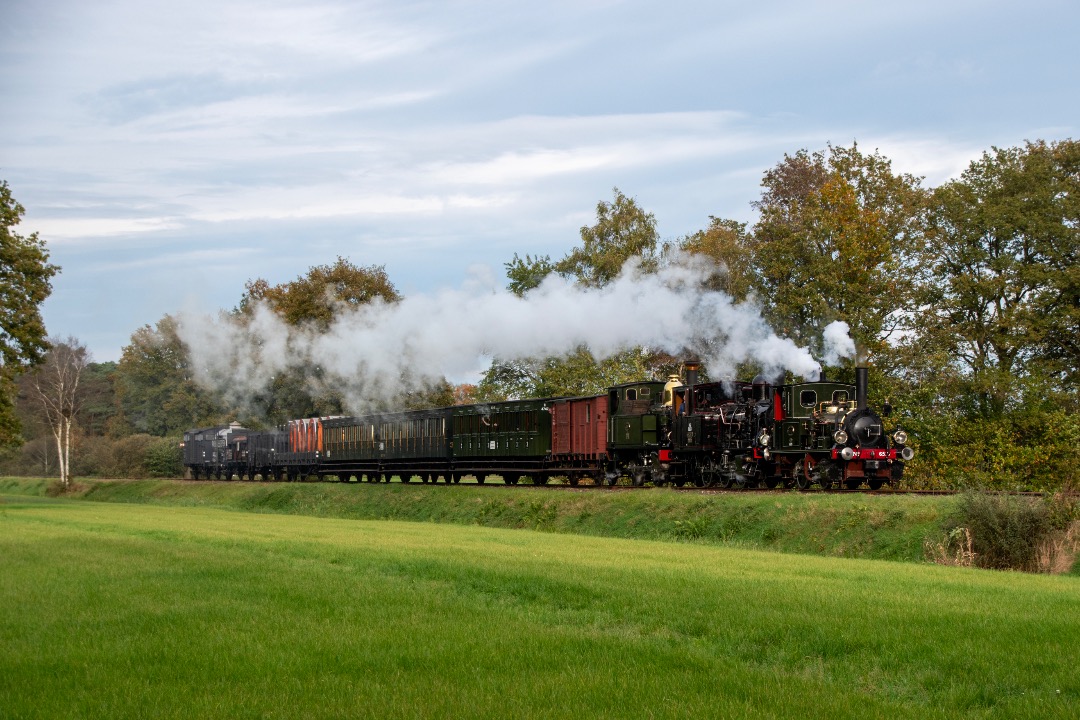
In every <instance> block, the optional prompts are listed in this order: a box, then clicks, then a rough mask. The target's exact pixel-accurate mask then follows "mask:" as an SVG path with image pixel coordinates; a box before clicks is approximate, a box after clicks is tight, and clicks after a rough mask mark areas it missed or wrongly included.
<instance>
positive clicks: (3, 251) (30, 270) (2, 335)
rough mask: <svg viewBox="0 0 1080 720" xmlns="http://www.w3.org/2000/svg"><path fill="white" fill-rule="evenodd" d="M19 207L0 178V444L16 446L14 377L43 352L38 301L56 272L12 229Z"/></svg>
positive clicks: (33, 242) (41, 247) (36, 246)
mask: <svg viewBox="0 0 1080 720" xmlns="http://www.w3.org/2000/svg"><path fill="white" fill-rule="evenodd" d="M23 213H24V208H23V206H22V205H20V204H19V203H18V202H16V201H15V199H14V198H13V197H12V195H11V190H10V189H9V188H8V184H7V182H5V181H2V180H0V445H8V446H11V445H17V444H18V443H19V442H21V437H20V434H19V433H20V425H19V420H18V416H17V414H16V410H15V394H16V388H15V378H16V377H17V376H18V374H19V373H20V372H22V371H24V370H26V369H28V368H30V367H32V366H34V365H36V364H37V363H40V362H41V361H42V359H43V358H44V356H45V353H46V351H47V350H48V348H49V344H48V342H47V340H46V337H45V336H46V333H45V323H44V321H43V320H42V319H41V311H40V308H41V303H42V302H44V301H45V299H46V298H47V297H48V296H49V294H50V293H52V283H51V280H52V277H53V276H54V275H56V273H57V272H59V270H60V268H59V267H58V266H56V265H52V264H50V263H49V252H48V251H47V250H46V249H45V242H44V241H43V240H41V239H40V238H38V235H37V233H32V234H31V235H30V236H29V237H24V236H22V235H20V234H19V233H17V232H16V231H15V229H14V228H15V226H16V225H18V224H19V222H20V221H21V220H22V216H23Z"/></svg>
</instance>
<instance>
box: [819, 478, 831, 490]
mask: <svg viewBox="0 0 1080 720" xmlns="http://www.w3.org/2000/svg"><path fill="white" fill-rule="evenodd" d="M818 485H820V486H821V489H822V490H831V489H832V486H833V481H832V480H830V479H829V478H821V479H820V480H818Z"/></svg>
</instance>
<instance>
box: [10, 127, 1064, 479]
mask: <svg viewBox="0 0 1080 720" xmlns="http://www.w3.org/2000/svg"><path fill="white" fill-rule="evenodd" d="M1078 184H1080V143H1077V142H1074V141H1072V140H1063V141H1057V142H1045V141H1037V142H1028V143H1025V144H1024V145H1023V146H1018V147H1012V148H1005V149H999V148H993V149H991V150H989V151H987V152H984V153H983V154H982V155H981V156H980V157H979V158H978V159H976V160H975V161H973V162H972V163H971V164H970V165H969V166H968V168H967V169H966V170H965V171H964V172H963V173H962V174H961V175H960V176H959V177H958V178H956V179H954V180H951V181H949V182H946V183H944V184H942V185H941V186H939V187H936V188H929V187H925V186H924V185H923V181H922V179H921V178H917V177H914V176H912V175H908V174H904V173H898V172H896V171H894V170H893V168H892V163H891V161H890V160H889V159H888V158H886V157H884V156H882V155H881V154H880V153H878V152H873V153H867V152H864V151H863V150H862V149H861V148H860V147H858V145H852V146H850V147H836V146H831V145H830V146H828V147H827V148H825V149H823V150H820V151H816V152H809V151H807V150H800V151H798V152H796V153H795V154H793V155H785V157H784V158H783V159H782V160H781V161H780V162H779V163H777V164H776V165H775V166H774V167H772V168H770V169H769V170H768V171H766V172H765V173H764V175H763V178H762V182H761V194H760V198H759V199H758V200H757V201H755V202H754V203H753V210H754V211H755V212H756V217H757V219H756V221H754V222H753V223H744V222H739V221H736V220H731V219H726V218H720V217H710V218H709V222H708V224H707V225H706V227H704V228H703V229H701V230H699V231H697V232H694V233H691V234H688V235H686V236H684V237H679V238H674V239H666V240H665V239H662V238H661V237H660V235H659V233H658V231H657V223H656V218H655V217H654V215H653V214H652V213H650V212H647V211H646V210H645V209H644V208H642V207H641V206H640V204H639V203H638V202H637V200H636V199H634V198H633V197H631V196H628V195H626V194H624V193H623V192H622V191H620V190H619V189H617V188H616V189H615V191H614V194H613V198H612V199H611V200H610V201H601V202H599V203H598V204H597V206H596V218H595V221H594V222H593V223H592V224H590V225H586V226H584V227H582V228H581V229H580V239H579V242H578V243H577V244H576V245H575V246H574V247H573V248H571V250H570V251H568V252H567V253H566V255H565V256H564V257H562V258H556V259H553V258H552V257H550V256H547V255H532V254H529V253H525V254H523V255H518V254H515V255H514V256H513V258H511V259H510V260H509V261H507V262H506V263H505V267H506V276H507V281H508V285H507V287H508V289H510V290H511V291H513V292H514V293H516V294H518V295H520V296H525V297H527V296H528V293H529V292H530V291H532V290H533V289H534V288H536V287H537V286H538V285H539V284H540V283H541V282H542V281H543V279H544V278H545V277H547V276H548V275H551V274H558V275H561V276H562V277H564V278H568V279H572V280H573V281H574V282H577V283H580V284H582V285H585V286H590V287H603V286H604V285H606V284H608V283H610V282H612V281H613V280H614V279H615V278H617V277H618V275H619V273H620V272H621V271H622V268H623V266H624V265H625V264H626V262H627V261H629V260H633V261H634V262H635V263H636V264H637V267H638V268H639V271H641V272H652V271H655V270H657V269H659V268H662V267H664V266H665V265H666V264H668V263H671V262H675V261H676V258H678V257H680V256H682V255H686V254H691V255H698V256H704V257H707V258H709V259H710V260H712V261H713V262H714V263H715V267H716V271H715V273H713V274H712V276H711V277H709V278H708V279H707V280H706V281H705V285H706V287H708V288H709V289H713V290H721V291H724V292H726V293H728V294H730V295H731V296H732V297H733V298H734V299H735V300H737V301H749V302H753V303H756V304H757V305H759V306H760V308H761V312H762V314H763V316H764V317H765V318H766V319H767V320H768V321H769V322H770V323H771V325H772V326H773V328H774V329H775V331H776V332H777V334H778V335H780V336H781V337H785V338H790V339H792V340H794V341H795V342H796V343H798V344H799V345H801V346H806V347H809V348H810V349H811V350H812V351H813V352H814V353H815V355H816V356H817V357H821V356H822V353H823V351H824V348H825V338H824V337H823V332H824V329H825V327H826V326H828V325H829V324H830V323H832V322H833V321H835V320H843V321H845V322H847V323H848V325H849V326H850V329H851V335H852V337H853V339H854V340H855V341H856V344H857V347H858V349H859V353H860V355H862V356H863V357H864V358H865V359H866V360H868V361H869V363H870V366H871V388H872V397H871V401H872V402H875V403H878V404H880V403H882V402H884V401H885V400H888V401H889V402H890V403H891V404H892V406H893V407H894V408H895V409H896V410H895V413H894V414H895V418H896V422H898V423H899V424H901V425H903V427H904V428H905V429H906V430H908V431H909V433H910V435H911V436H912V437H913V438H914V441H913V444H914V445H915V447H916V449H917V452H918V454H917V456H916V460H915V461H914V462H912V463H911V465H910V468H909V472H908V475H907V477H908V481H909V482H910V483H911V484H913V485H916V486H920V487H949V488H953V487H989V488H1004V489H1052V488H1059V487H1061V486H1063V485H1070V484H1071V485H1073V486H1076V485H1078V484H1080V482H1078V481H1080V477H1078V475H1080V470H1078V467H1080V414H1078V412H1077V410H1078V405H1080V396H1078V392H1077V380H1078V377H1077V374H1078V368H1080V340H1078V337H1080V335H1078V333H1080V264H1078V263H1077V258H1076V254H1077V250H1078V246H1080V242H1078V233H1080V207H1078V203H1080V192H1078V189H1080V188H1078ZM2 187H3V189H4V192H5V193H6V192H7V188H6V185H4V186H2ZM4 203H5V206H6V207H7V208H8V209H9V212H8V214H7V215H5V216H4V223H5V225H4V227H5V235H4V236H3V237H4V242H5V251H4V252H5V253H7V249H6V246H7V244H8V242H9V239H10V238H11V237H12V236H13V234H12V233H10V232H8V229H9V228H10V226H11V225H13V224H14V223H13V222H11V221H12V220H14V221H15V222H17V220H18V215H19V214H21V208H18V207H17V204H14V201H13V200H11V199H10V194H5V196H4ZM13 209H14V210H17V212H14V214H12V212H13ZM15 237H17V236H15ZM35 243H36V245H35ZM23 247H24V249H25V248H27V247H28V248H30V250H33V248H34V247H36V248H37V251H38V252H39V257H38V260H39V261H40V263H41V264H42V265H43V267H44V270H43V274H42V275H41V278H42V279H43V280H44V282H45V283H46V284H47V282H48V279H49V278H50V277H51V276H52V275H51V273H50V272H49V268H52V266H49V265H48V264H47V253H46V254H45V255H44V257H40V253H43V252H44V247H43V244H41V243H40V241H38V240H37V239H36V237H33V238H31V239H28V240H26V241H25V242H24V243H23ZM0 260H2V261H3V263H5V265H4V267H5V271H6V268H7V267H8V266H7V263H8V262H9V259H8V255H7V254H5V255H4V256H3V258H0ZM55 271H56V269H55V268H53V269H52V273H55ZM400 297H401V296H400V293H399V292H398V291H397V289H396V288H395V287H394V285H393V283H392V282H391V280H390V278H389V277H388V276H387V274H386V272H385V269H384V268H383V267H381V266H377V265H371V266H361V265H356V264H354V263H353V262H351V261H350V260H348V259H346V258H338V260H337V261H336V262H335V263H333V264H330V265H325V266H318V267H313V268H311V269H309V270H308V271H307V273H306V274H304V275H301V276H299V277H297V279H295V280H293V281H291V282H286V283H282V284H279V285H270V284H269V283H268V282H267V281H265V280H263V279H254V280H252V281H250V282H248V283H247V285H246V286H245V290H244V294H243V296H242V297H241V298H240V300H239V302H238V304H237V306H236V307H235V308H234V309H233V310H232V311H231V312H232V313H233V314H234V315H235V316H236V317H237V318H240V319H242V318H244V317H245V316H246V315H249V314H250V313H251V312H252V310H253V308H254V307H255V306H256V305H257V304H258V303H266V304H268V305H269V306H270V307H271V308H272V309H273V310H274V311H275V312H276V313H277V314H278V315H279V316H280V317H281V318H283V319H284V320H286V321H287V322H288V323H291V324H294V325H306V326H310V327H315V328H319V327H322V328H327V327H329V325H330V323H331V322H332V320H333V318H334V316H335V314H336V313H339V312H341V311H342V309H343V308H348V307H355V306H357V305H362V304H365V303H368V302H371V301H372V300H373V299H375V298H379V299H380V300H381V301H383V302H388V303H393V302H396V301H397V300H399V299H400ZM4 300H5V301H6V296H5V297H4ZM20 317H26V314H25V312H23V313H22V314H21V315H20ZM4 321H5V323H6V322H7V316H5V318H4ZM4 330H5V334H6V335H5V337H4V338H3V339H4V340H5V342H6V341H7V338H8V337H12V335H11V333H12V332H18V331H17V330H16V331H9V330H8V325H7V324H5V325H4ZM38 330H39V331H41V332H42V334H41V335H40V337H39V338H38V343H37V344H36V345H35V344H34V342H30V341H25V342H23V343H22V344H18V343H16V344H15V347H18V348H20V349H21V350H22V352H23V355H21V356H17V357H15V356H13V359H12V360H11V361H9V360H8V354H7V353H8V350H7V348H4V349H3V352H4V357H3V360H4V370H5V373H4V374H3V375H2V376H0V383H6V384H5V386H4V387H5V390H6V392H4V393H2V394H3V396H4V399H3V400H0V402H6V403H7V404H6V405H3V406H0V431H3V432H4V433H5V434H4V436H3V439H4V440H5V442H6V444H7V445H8V447H9V449H8V450H7V454H6V457H5V458H4V459H3V467H4V469H6V470H7V471H8V472H13V471H18V470H23V471H27V472H37V471H41V472H51V471H52V469H50V468H49V466H48V461H47V460H46V459H45V456H47V455H48V453H47V452H44V450H43V446H44V445H46V444H48V442H50V441H51V442H53V443H54V444H55V442H57V440H58V439H57V437H56V433H55V431H47V430H46V426H49V427H55V426H56V423H54V422H46V423H42V422H41V419H42V417H43V415H45V413H44V412H43V407H44V406H43V405H42V404H41V403H42V400H41V393H40V392H38V393H37V394H36V395H35V393H33V392H31V390H32V386H31V383H32V382H33V378H34V377H39V376H40V374H41V373H40V371H38V372H30V373H25V371H26V369H27V368H30V367H33V365H34V364H35V363H40V362H41V361H42V360H43V359H45V358H46V357H47V354H48V353H46V350H45V349H46V348H47V347H49V346H48V345H47V344H45V343H44V335H43V327H40V328H38ZM24 334H25V331H24ZM29 335H31V336H32V335H33V333H29ZM66 342H67V344H68V345H74V346H76V347H77V346H78V343H77V341H75V340H73V339H69V341H66ZM64 345H65V343H64V342H58V341H54V342H53V343H52V345H51V348H52V350H49V351H48V352H49V353H56V352H59V349H60V348H62V347H64ZM689 352H692V350H691V349H690V348H689V347H688V349H687V353H689ZM685 359H686V357H685V355H678V354H676V355H672V354H669V353H665V352H662V351H658V350H656V349H654V348H648V347H638V348H633V349H630V350H627V351H624V352H622V353H619V354H617V355H615V356H614V357H610V358H605V359H599V360H598V359H597V358H594V357H593V356H592V354H591V353H590V351H589V348H588V347H587V346H584V345H583V346H581V347H579V348H578V349H577V350H576V351H575V352H573V353H571V354H570V355H568V356H565V357H535V358H524V359H522V358H506V359H503V358H495V359H494V360H493V361H492V364H491V366H490V367H489V368H488V370H487V371H486V372H485V373H484V375H483V377H482V378H481V380H480V381H479V382H478V384H477V385H475V386H459V387H454V386H451V385H450V384H449V383H447V382H445V381H444V382H443V383H441V384H440V385H438V386H436V387H434V388H425V389H423V390H421V391H417V392H416V393H414V394H412V395H411V396H409V397H407V398H406V399H405V404H406V405H407V406H409V407H428V406H435V405H448V404H453V403H455V402H471V401H483V400H498V399H504V398H509V397H544V396H555V395H580V394H588V393H595V392H601V391H603V389H604V388H606V387H607V386H609V385H612V384H616V383H619V382H627V381H631V380H636V379H640V378H642V377H663V376H664V375H666V374H668V373H670V372H672V371H677V370H678V368H679V366H680V364H681V363H682V361H683V360H685ZM45 367H48V365H47V364H46V366H45ZM853 368H854V362H853V359H850V360H845V361H843V363H842V364H840V365H838V366H836V367H828V368H826V371H827V372H828V374H829V375H830V376H831V377H835V378H837V379H841V380H850V379H851V378H852V377H853V374H854V369H853ZM756 370H757V368H755V367H753V366H752V365H747V366H745V367H742V368H740V374H741V375H744V376H746V377H749V376H751V375H752V374H754V373H755V372H756ZM19 372H23V373H24V375H23V376H22V377H21V378H20V377H19V375H18V373H19ZM313 373H317V370H315V369H312V368H305V367H301V366H298V367H295V368H293V369H291V370H290V371H289V372H286V373H279V374H278V375H276V376H275V378H274V380H273V383H272V385H271V386H270V387H268V388H266V390H265V392H264V393H263V394H262V395H261V396H260V397H258V398H256V399H255V402H254V403H252V404H250V405H248V406H245V407H230V406H229V405H228V403H227V402H225V400H224V399H223V398H221V397H219V396H216V395H215V394H214V393H213V392H211V391H210V390H208V389H206V388H205V387H203V386H201V385H200V384H199V383H197V382H196V381H195V378H194V377H193V374H192V370H191V363H190V357H189V354H188V349H187V348H186V347H185V346H184V344H183V342H182V341H181V340H180V337H179V335H178V333H177V320H176V318H175V317H173V316H171V315H166V316H165V317H163V318H162V319H161V320H160V321H158V322H157V323H156V324H155V325H154V326H145V327H142V328H139V329H138V330H136V331H135V332H134V333H133V335H132V337H131V342H130V343H129V344H128V345H127V346H125V347H124V349H123V353H122V356H121V359H120V361H119V362H118V363H103V364H95V363H86V367H85V380H84V383H83V389H82V391H81V393H82V394H81V395H80V397H82V398H84V399H83V400H82V401H81V402H80V404H79V407H78V408H73V410H72V413H71V414H72V417H73V418H74V422H73V424H72V428H73V430H72V432H74V436H73V439H72V440H71V441H70V442H73V443H74V445H75V446H76V447H79V448H81V449H80V452H79V453H77V454H76V458H77V459H76V460H75V464H74V465H73V468H74V471H75V472H76V474H92V473H106V474H108V473H118V472H124V471H131V467H130V465H131V463H130V462H128V466H127V470H125V468H124V467H123V464H124V463H123V461H121V460H120V459H119V457H120V456H121V455H123V453H124V452H128V453H132V452H136V453H141V454H142V457H143V458H144V460H143V461H142V464H143V465H148V466H153V468H155V469H154V470H150V472H162V473H165V474H167V473H168V472H172V471H174V470H175V466H169V464H168V462H166V460H167V459H168V449H167V448H166V446H165V445H164V444H162V441H160V440H157V439H159V438H171V439H172V440H176V439H177V438H178V436H179V434H180V433H181V432H182V431H183V430H184V429H186V428H189V427H193V426H202V425H212V424H217V423H221V422H226V421H230V420H238V421H241V422H244V423H245V424H249V425H253V426H269V425H274V424H277V423H279V422H281V421H283V420H285V419H288V418H291V417H306V416H311V415H329V414H340V413H343V412H345V411H346V408H345V407H343V403H342V396H341V394H340V393H338V392H335V390H334V389H333V388H332V387H330V388H327V387H325V386H324V385H323V384H321V383H318V382H313V380H317V378H314V377H313ZM35 397H36V401H35ZM20 419H21V421H22V430H21V431H20V430H18V429H17V428H18V423H19V421H20ZM50 436H51V440H50ZM133 438H135V439H133ZM19 439H22V440H24V441H25V442H24V444H23V446H22V447H21V448H18V449H16V448H15V447H14V445H15V444H17V442H18V440H19ZM62 442H63V441H62V440H61V443H62ZM124 443H127V446H125V445H124ZM128 446H130V447H128ZM113 447H115V448H119V449H118V450H116V451H115V452H112V451H109V452H106V451H105V450H103V449H102V448H113ZM92 448H93V450H92ZM95 452H96V453H97V454H98V455H99V456H100V457H95ZM78 458H82V459H81V460H80V459H78ZM32 460H33V461H34V462H37V465H35V464H34V462H32Z"/></svg>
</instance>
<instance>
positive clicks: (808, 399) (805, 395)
mask: <svg viewBox="0 0 1080 720" xmlns="http://www.w3.org/2000/svg"><path fill="white" fill-rule="evenodd" d="M799 404H800V405H802V406H803V407H805V408H811V407H814V406H815V405H817V391H815V390H803V391H802V394H801V395H799Z"/></svg>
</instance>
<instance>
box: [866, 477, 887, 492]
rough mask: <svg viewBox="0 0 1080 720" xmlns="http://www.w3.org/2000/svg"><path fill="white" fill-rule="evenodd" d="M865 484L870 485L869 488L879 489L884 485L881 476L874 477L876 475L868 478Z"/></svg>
mask: <svg viewBox="0 0 1080 720" xmlns="http://www.w3.org/2000/svg"><path fill="white" fill-rule="evenodd" d="M867 484H869V485H870V489H871V490H880V489H881V486H882V485H884V483H883V482H882V480H881V478H876V477H875V478H870V479H869V480H868V481H867Z"/></svg>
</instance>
